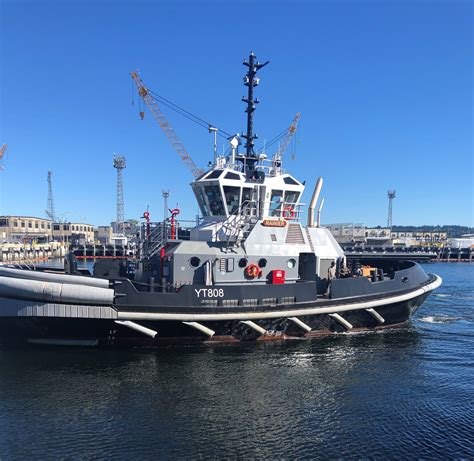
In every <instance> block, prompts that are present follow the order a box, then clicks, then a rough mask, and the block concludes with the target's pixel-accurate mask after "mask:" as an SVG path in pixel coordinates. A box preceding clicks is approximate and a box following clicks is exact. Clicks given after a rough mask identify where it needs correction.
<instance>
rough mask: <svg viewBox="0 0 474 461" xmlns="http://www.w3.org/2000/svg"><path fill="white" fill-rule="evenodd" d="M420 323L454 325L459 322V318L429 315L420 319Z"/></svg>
mask: <svg viewBox="0 0 474 461" xmlns="http://www.w3.org/2000/svg"><path fill="white" fill-rule="evenodd" d="M418 320H419V321H420V322H424V323H452V322H455V321H456V320H459V318H458V317H449V316H447V315H427V316H426V317H422V318H421V319H418Z"/></svg>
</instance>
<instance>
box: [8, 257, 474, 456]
mask: <svg viewBox="0 0 474 461" xmlns="http://www.w3.org/2000/svg"><path fill="white" fill-rule="evenodd" d="M424 267H425V270H427V271H430V272H434V273H437V274H439V275H440V276H441V277H442V278H443V282H444V283H443V285H442V286H441V287H440V288H439V289H438V290H437V291H436V292H434V293H433V294H431V296H430V297H429V298H428V300H427V301H426V302H425V304H424V305H423V306H422V307H421V309H420V310H419V312H417V314H416V315H415V317H414V319H413V321H412V325H411V326H410V327H409V328H405V329H399V330H387V331H383V332H378V333H365V334H340V335H337V336H333V337H324V338H319V339H313V340H299V341H291V342H283V343H264V344H263V343H262V344H241V345H214V346H192V347H184V346H179V347H178V346H176V347H175V346H173V347H167V348H163V349H158V350H143V349H135V350H98V349H73V348H39V349H38V348H36V349H35V348H33V347H31V348H26V349H3V350H0V459H1V460H15V459H28V458H35V459H64V458H69V459H70V458H82V459H84V458H85V459H89V458H96V459H97V458H99V459H102V458H111V459H133V458H140V459H190V458H191V459H195V458H197V459H218V458H219V459H220V458H279V459H288V458H292V459H295V458H298V459H310V458H311V459H314V458H322V459H327V458H361V457H363V458H379V459H380V458H387V459H400V458H403V459H419V458H428V459H445V458H471V459H472V458H473V457H474V442H473V440H474V437H473V434H474V403H473V402H474V399H473V396H474V292H473V284H474V265H473V264H469V263H435V264H430V265H426V266H424Z"/></svg>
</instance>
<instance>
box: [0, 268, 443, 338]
mask: <svg viewBox="0 0 474 461" xmlns="http://www.w3.org/2000/svg"><path fill="white" fill-rule="evenodd" d="M440 284H441V279H440V278H439V277H437V276H429V277H428V279H427V280H426V281H425V282H424V283H422V284H420V285H419V286H418V287H416V288H410V289H407V290H404V291H400V290H399V291H397V292H392V293H383V294H380V293H378V294H372V295H366V296H361V297H358V298H357V299H356V298H346V299H318V300H314V301H312V302H303V303H294V304H284V305H282V304H280V305H275V306H255V307H254V308H244V307H240V308H233V309H232V312H230V311H229V310H226V309H222V308H212V307H210V308H199V309H192V310H191V309H183V308H181V312H179V311H176V309H172V310H170V309H166V308H161V309H153V310H150V309H148V310H144V309H140V308H139V306H136V309H133V310H132V309H131V306H124V305H111V306H105V305H104V306H97V305H96V306H93V305H83V304H82V305H81V304H62V303H51V302H39V301H34V300H20V299H12V298H2V299H0V306H1V309H0V343H1V344H4V345H12V344H16V345H18V344H43V345H66V346H109V347H111V346H142V347H157V346H160V345H163V344H175V343H176V344H178V343H212V342H237V341H265V340H284V339H303V338H310V337H313V336H318V335H325V334H334V333H351V332H357V331H365V330H366V331H375V330H379V329H384V328H393V327H397V326H402V325H405V324H407V322H409V320H410V318H411V316H412V315H413V313H414V312H415V311H416V310H417V309H418V308H419V307H420V306H421V304H422V303H423V301H424V300H425V299H426V297H427V296H428V295H429V293H430V292H431V291H432V290H434V289H435V288H437V287H438V286H439V285H440ZM192 311H194V312H192Z"/></svg>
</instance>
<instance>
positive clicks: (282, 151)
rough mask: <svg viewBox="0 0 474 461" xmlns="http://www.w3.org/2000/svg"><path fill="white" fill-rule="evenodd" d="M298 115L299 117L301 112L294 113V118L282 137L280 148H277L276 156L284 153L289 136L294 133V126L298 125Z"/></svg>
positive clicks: (289, 139)
mask: <svg viewBox="0 0 474 461" xmlns="http://www.w3.org/2000/svg"><path fill="white" fill-rule="evenodd" d="M300 117H301V113H300V112H298V113H297V114H296V115H295V118H294V119H293V121H292V122H291V125H290V126H289V127H288V131H287V133H286V136H285V137H284V138H283V141H282V143H281V144H280V148H279V149H278V152H277V156H278V157H281V156H282V155H283V154H284V153H285V151H286V148H287V147H288V144H289V143H290V141H291V138H292V137H293V136H294V134H295V133H296V127H297V126H298V121H299V119H300Z"/></svg>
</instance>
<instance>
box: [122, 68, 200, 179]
mask: <svg viewBox="0 0 474 461" xmlns="http://www.w3.org/2000/svg"><path fill="white" fill-rule="evenodd" d="M130 76H131V77H132V79H133V81H134V82H135V84H136V86H137V89H138V94H139V95H140V97H141V98H142V99H143V102H144V103H145V104H146V105H147V106H148V109H150V111H151V113H152V115H153V117H154V118H155V120H156V121H157V122H158V124H159V125H160V127H161V129H162V130H163V131H164V132H165V134H166V136H167V138H168V139H169V141H170V142H171V145H172V146H173V147H174V148H175V149H176V152H178V154H179V156H180V157H181V160H182V161H183V162H184V163H185V165H186V166H187V167H188V168H189V170H190V171H191V173H192V174H193V176H194V177H195V178H197V177H198V176H201V175H202V174H203V173H204V171H203V170H201V169H200V168H198V167H197V166H196V164H195V163H194V161H193V159H192V158H191V156H190V155H189V154H188V152H187V150H186V149H185V147H184V146H183V144H182V142H181V141H180V139H179V138H178V136H177V135H176V133H175V131H174V130H173V128H172V127H171V125H170V124H169V123H168V121H167V120H166V117H165V115H164V114H163V112H162V111H161V109H160V107H159V106H158V103H157V101H156V99H155V98H154V97H153V96H152V95H151V94H150V92H149V91H148V89H147V88H146V87H145V85H144V84H143V82H142V79H141V78H140V76H139V75H138V72H130ZM143 116H144V114H143V112H140V117H141V118H142V119H143Z"/></svg>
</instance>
